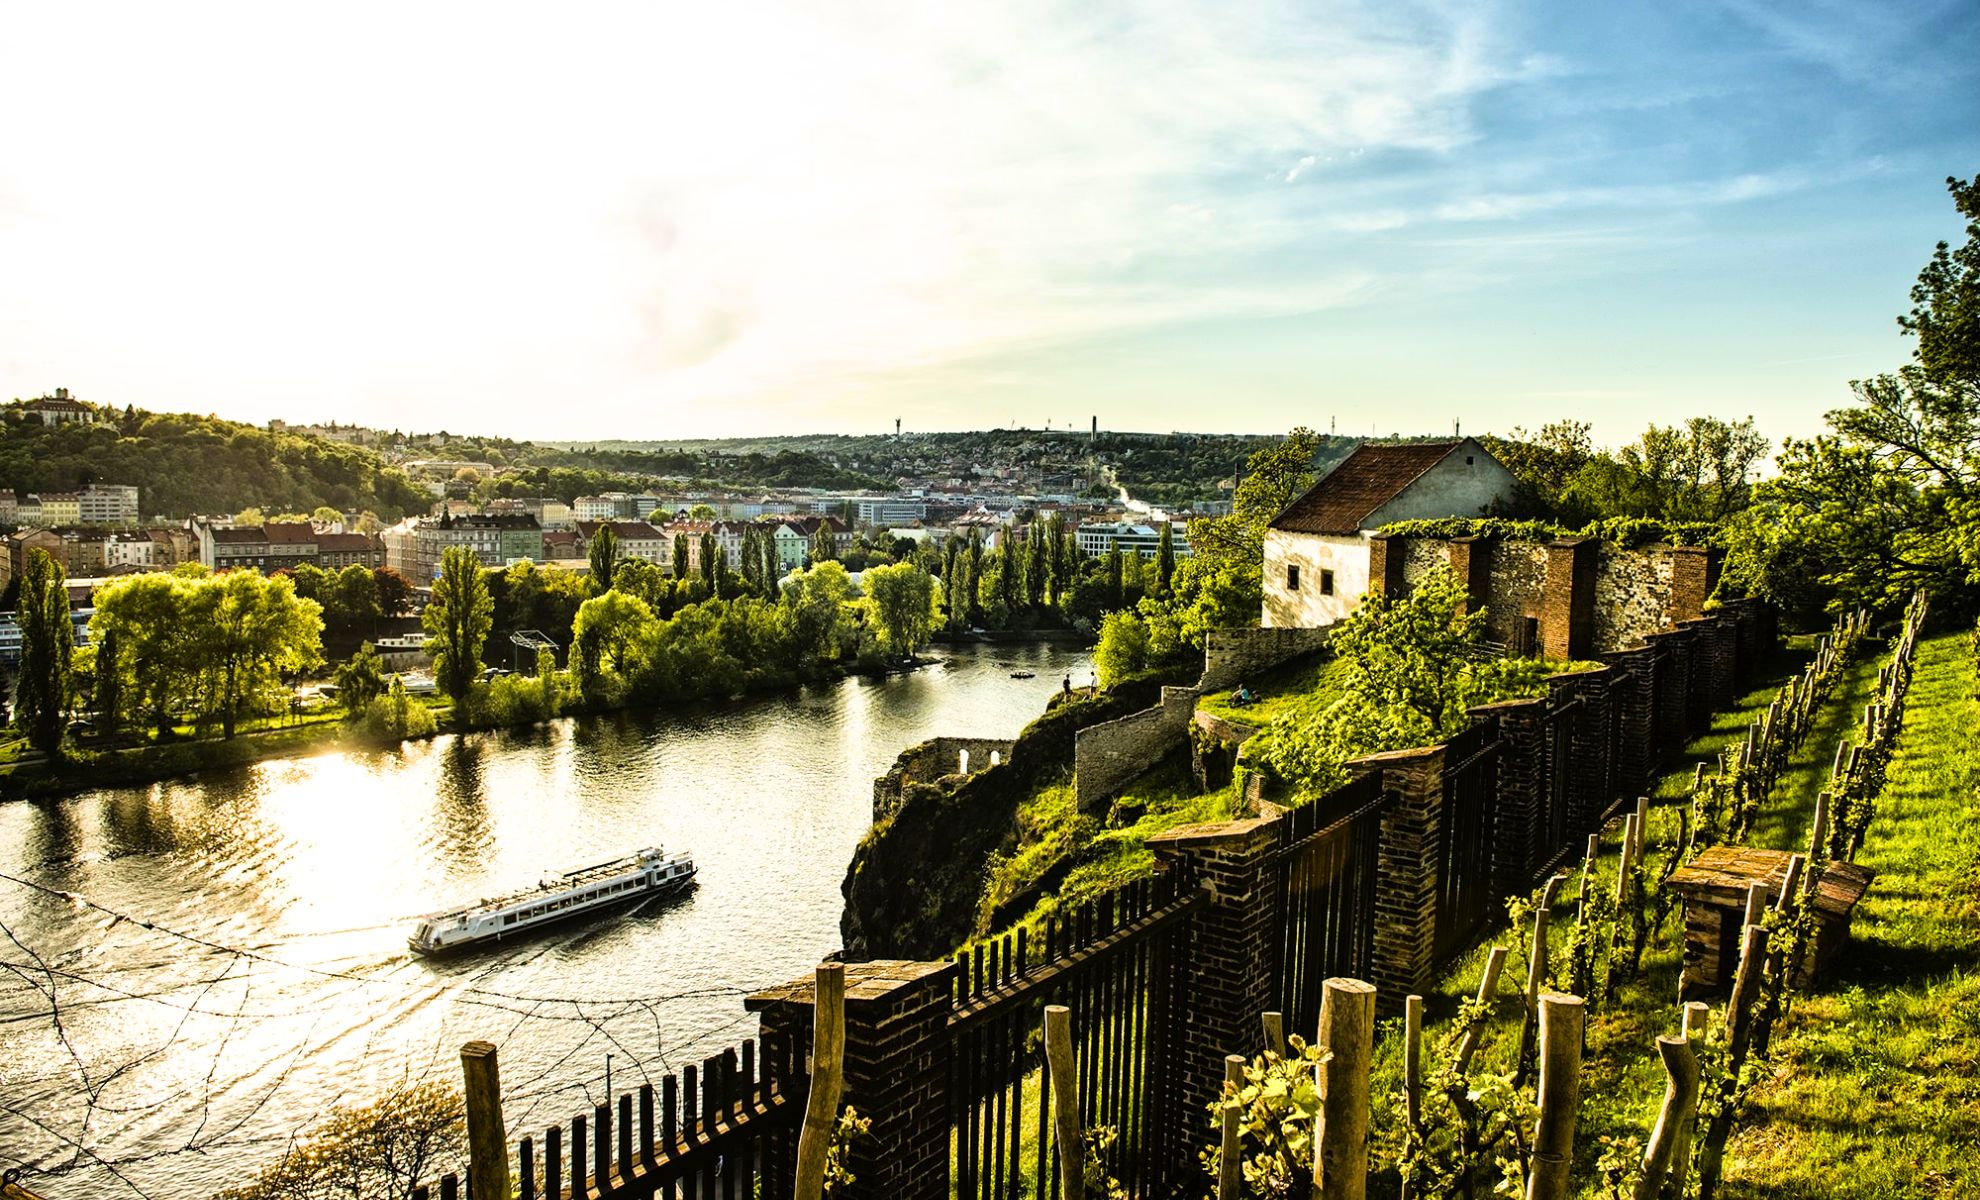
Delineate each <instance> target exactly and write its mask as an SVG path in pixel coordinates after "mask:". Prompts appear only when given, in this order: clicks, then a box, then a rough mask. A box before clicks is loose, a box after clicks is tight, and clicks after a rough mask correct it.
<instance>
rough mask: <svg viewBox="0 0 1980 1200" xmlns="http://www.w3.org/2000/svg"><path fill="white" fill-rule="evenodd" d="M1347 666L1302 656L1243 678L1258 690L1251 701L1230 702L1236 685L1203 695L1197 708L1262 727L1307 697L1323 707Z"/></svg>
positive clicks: (1333, 695)
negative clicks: (1255, 675) (1314, 697)
mask: <svg viewBox="0 0 1980 1200" xmlns="http://www.w3.org/2000/svg"><path fill="white" fill-rule="evenodd" d="M1346 668H1347V664H1346V663H1345V662H1343V661H1342V660H1340V659H1337V658H1334V657H1332V656H1331V655H1329V656H1326V657H1324V658H1307V659H1302V660H1299V661H1296V662H1292V663H1287V664H1286V665H1284V666H1279V667H1274V668H1273V669H1271V670H1270V671H1266V672H1264V673H1263V674H1261V675H1259V676H1258V678H1256V679H1247V680H1245V681H1244V682H1245V685H1246V686H1247V687H1249V688H1250V689H1251V690H1252V691H1254V692H1256V693H1258V697H1259V698H1258V699H1257V700H1256V701H1254V702H1253V703H1251V704H1233V703H1232V702H1231V695H1232V693H1234V692H1236V691H1237V688H1236V687H1235V686H1232V687H1230V688H1227V689H1225V690H1223V691H1219V692H1213V693H1211V694H1210V695H1208V696H1204V697H1202V698H1201V699H1199V700H1197V702H1196V707H1197V709H1198V711H1201V712H1207V713H1211V714H1213V715H1215V716H1218V717H1221V718H1223V719H1224V720H1226V721H1236V722H1238V723H1239V724H1243V725H1254V726H1258V727H1261V728H1262V727H1263V726H1264V725H1266V724H1267V723H1268V722H1270V721H1271V720H1272V718H1273V717H1276V716H1279V715H1280V714H1281V713H1284V712H1287V711H1289V710H1290V709H1291V708H1292V707H1293V706H1294V705H1295V704H1297V703H1299V702H1301V701H1304V700H1306V699H1307V697H1309V696H1317V697H1318V698H1319V700H1320V702H1321V706H1322V707H1324V706H1325V705H1326V704H1330V703H1332V702H1333V701H1334V699H1335V698H1336V697H1338V696H1339V695H1340V688H1341V684H1340V681H1341V677H1342V675H1343V673H1344V672H1345V671H1346Z"/></svg>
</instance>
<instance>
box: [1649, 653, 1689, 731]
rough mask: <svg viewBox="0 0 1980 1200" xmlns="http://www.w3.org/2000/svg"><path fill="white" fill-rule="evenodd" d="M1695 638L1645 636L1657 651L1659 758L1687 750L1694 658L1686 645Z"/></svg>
mask: <svg viewBox="0 0 1980 1200" xmlns="http://www.w3.org/2000/svg"><path fill="white" fill-rule="evenodd" d="M1690 637H1691V635H1690V634H1688V633H1684V632H1682V631H1679V630H1674V629H1667V630H1664V631H1662V632H1659V633H1653V634H1650V635H1648V636H1647V637H1645V639H1644V640H1645V641H1647V642H1649V643H1650V644H1652V645H1653V646H1655V647H1656V648H1657V751H1658V754H1659V756H1660V757H1661V756H1664V755H1671V754H1677V753H1678V752H1680V751H1682V750H1683V749H1684V743H1685V713H1686V704H1687V701H1686V696H1687V695H1688V693H1689V691H1690V688H1691V682H1690V679H1689V677H1688V676H1689V667H1690V665H1691V656H1690V655H1689V654H1688V653H1686V649H1685V643H1686V642H1687V641H1689V640H1690Z"/></svg>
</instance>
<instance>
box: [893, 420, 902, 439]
mask: <svg viewBox="0 0 1980 1200" xmlns="http://www.w3.org/2000/svg"><path fill="white" fill-rule="evenodd" d="M900 439H901V419H900V418H899V417H895V418H894V440H895V441H899V440H900Z"/></svg>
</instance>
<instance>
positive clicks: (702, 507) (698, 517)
mask: <svg viewBox="0 0 1980 1200" xmlns="http://www.w3.org/2000/svg"><path fill="white" fill-rule="evenodd" d="M719 515H720V514H718V513H717V512H716V511H715V510H714V509H713V508H712V507H710V506H709V505H706V504H697V505H695V506H694V507H693V508H690V509H688V520H690V521H713V520H715V519H716V517H717V516H719Z"/></svg>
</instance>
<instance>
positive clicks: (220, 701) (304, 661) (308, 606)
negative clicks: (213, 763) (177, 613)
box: [185, 571, 323, 738]
mask: <svg viewBox="0 0 1980 1200" xmlns="http://www.w3.org/2000/svg"><path fill="white" fill-rule="evenodd" d="M188 599H189V600H190V603H189V604H188V605H187V607H186V610H185V618H186V619H187V620H189V621H190V622H191V629H190V634H189V637H188V639H187V641H188V645H189V647H190V649H191V650H192V652H193V653H194V654H195V655H197V659H198V661H199V663H200V664H201V668H202V672H203V673H204V674H205V675H206V677H207V678H208V679H210V680H212V687H211V689H210V691H209V694H210V695H211V696H212V697H213V699H212V702H211V703H210V704H209V706H208V709H207V711H208V712H209V713H211V712H215V711H217V713H218V715H219V717H220V719H221V723H222V728H223V736H226V737H230V738H231V737H233V736H234V730H235V727H236V725H237V724H238V723H239V721H240V718H241V717H242V716H243V715H245V714H247V713H248V712H250V711H252V710H255V709H268V708H272V707H274V706H275V704H276V703H277V702H278V699H279V698H280V697H281V694H282V692H283V691H284V690H285V688H286V686H287V684H286V682H285V680H284V678H283V677H284V676H285V675H288V676H293V675H295V674H298V673H300V672H302V671H305V670H308V669H309V668H311V667H314V666H315V665H317V664H318V663H320V662H321V661H322V658H323V609H322V606H321V605H319V604H317V603H316V602H315V601H314V600H304V599H302V598H300V597H298V596H297V595H296V592H295V587H294V586H293V584H291V582H290V581H289V580H288V579H286V578H282V577H280V576H277V577H276V578H273V579H270V578H267V577H264V576H263V575H261V574H260V573H258V572H255V571H226V572H223V573H221V574H218V575H212V576H208V577H207V578H205V579H201V580H199V581H198V582H197V583H196V584H195V585H194V586H193V588H192V589H191V592H190V594H189V597H188Z"/></svg>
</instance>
